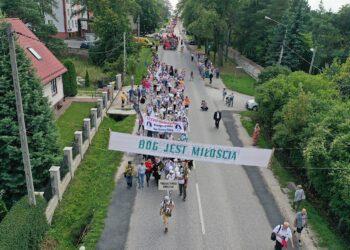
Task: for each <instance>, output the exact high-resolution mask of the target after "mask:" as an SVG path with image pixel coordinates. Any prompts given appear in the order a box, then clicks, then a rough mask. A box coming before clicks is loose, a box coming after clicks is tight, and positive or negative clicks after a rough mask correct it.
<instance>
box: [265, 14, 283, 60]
mask: <svg viewBox="0 0 350 250" xmlns="http://www.w3.org/2000/svg"><path fill="white" fill-rule="evenodd" d="M265 19H267V20H270V21H272V22H275V23H277V24H279V25H282V26H283V27H284V28H285V30H284V37H283V42H282V47H281V52H280V56H279V58H278V62H277V64H278V65H281V62H282V57H283V52H284V46H285V45H286V38H287V25H285V24H283V23H280V22H278V21H276V20H274V19H272V18H271V17H268V16H265Z"/></svg>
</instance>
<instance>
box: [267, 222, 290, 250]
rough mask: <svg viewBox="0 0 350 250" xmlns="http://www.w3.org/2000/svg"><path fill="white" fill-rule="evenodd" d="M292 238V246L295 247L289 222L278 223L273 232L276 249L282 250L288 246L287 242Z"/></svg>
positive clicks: (272, 236)
mask: <svg viewBox="0 0 350 250" xmlns="http://www.w3.org/2000/svg"><path fill="white" fill-rule="evenodd" d="M289 239H290V242H291V245H292V248H294V243H293V239H292V231H291V230H290V228H289V223H288V222H284V223H283V224H282V225H277V226H276V227H275V228H274V229H273V230H272V234H271V240H274V241H276V244H275V250H282V248H283V247H285V248H287V247H288V245H287V242H288V240H289Z"/></svg>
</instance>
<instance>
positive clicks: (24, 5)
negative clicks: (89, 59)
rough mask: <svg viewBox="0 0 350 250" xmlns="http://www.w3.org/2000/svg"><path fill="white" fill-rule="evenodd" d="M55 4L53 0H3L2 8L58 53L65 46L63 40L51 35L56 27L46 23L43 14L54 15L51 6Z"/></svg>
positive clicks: (55, 30) (55, 31)
mask: <svg viewBox="0 0 350 250" xmlns="http://www.w3.org/2000/svg"><path fill="white" fill-rule="evenodd" d="M55 5H56V2H55V1H54V0H48V1H43V0H3V6H2V9H3V10H4V11H5V13H6V16H7V17H17V18H20V19H21V20H22V21H23V22H24V23H26V24H28V27H29V28H30V29H31V30H32V31H33V32H34V33H35V35H37V37H38V38H39V39H40V40H41V41H42V42H44V43H45V45H46V46H47V47H48V48H49V49H50V50H51V51H52V52H53V53H54V54H56V55H58V54H59V53H61V51H62V49H63V48H65V47H66V46H65V44H64V42H63V40H61V39H58V38H54V37H53V36H54V35H55V34H56V33H57V29H56V27H55V26H54V25H52V24H46V23H45V16H44V14H49V15H52V16H54V14H53V13H52V7H54V6H55Z"/></svg>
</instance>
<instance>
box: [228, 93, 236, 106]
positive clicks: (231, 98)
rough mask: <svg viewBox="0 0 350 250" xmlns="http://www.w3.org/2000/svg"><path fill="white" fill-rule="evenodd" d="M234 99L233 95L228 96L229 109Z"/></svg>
mask: <svg viewBox="0 0 350 250" xmlns="http://www.w3.org/2000/svg"><path fill="white" fill-rule="evenodd" d="M234 99H235V96H234V95H233V92H232V93H231V95H230V96H229V105H228V106H229V107H233V100H234Z"/></svg>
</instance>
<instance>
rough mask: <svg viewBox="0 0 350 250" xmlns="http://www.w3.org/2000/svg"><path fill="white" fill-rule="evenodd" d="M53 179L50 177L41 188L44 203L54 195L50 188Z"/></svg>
mask: <svg viewBox="0 0 350 250" xmlns="http://www.w3.org/2000/svg"><path fill="white" fill-rule="evenodd" d="M53 180H54V178H53V177H51V176H50V178H49V181H48V183H47V184H46V185H45V187H43V189H42V191H43V192H44V198H45V200H46V201H49V200H50V199H51V198H52V197H53V195H54V192H55V191H54V188H53V186H52V183H53Z"/></svg>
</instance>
